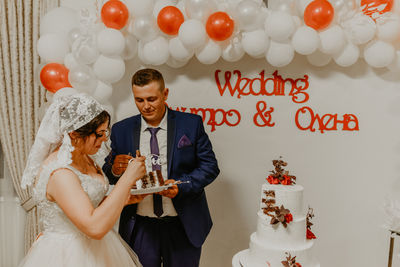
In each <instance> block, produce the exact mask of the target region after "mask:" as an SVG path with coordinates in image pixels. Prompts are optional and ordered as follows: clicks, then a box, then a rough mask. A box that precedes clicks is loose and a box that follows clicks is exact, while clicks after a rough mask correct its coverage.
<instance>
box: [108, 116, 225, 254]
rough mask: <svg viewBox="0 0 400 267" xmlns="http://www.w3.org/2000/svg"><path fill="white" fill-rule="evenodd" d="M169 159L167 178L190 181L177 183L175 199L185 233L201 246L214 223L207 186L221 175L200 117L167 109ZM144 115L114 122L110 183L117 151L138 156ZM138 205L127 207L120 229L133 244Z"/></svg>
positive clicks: (113, 177)
mask: <svg viewBox="0 0 400 267" xmlns="http://www.w3.org/2000/svg"><path fill="white" fill-rule="evenodd" d="M167 119H168V128H167V161H168V177H167V178H168V179H174V180H180V181H189V183H184V184H180V185H178V188H179V193H178V194H177V195H176V197H175V198H173V199H172V202H173V205H174V207H175V210H176V211H177V213H178V217H179V219H180V221H181V222H182V224H183V228H184V229H185V232H186V236H187V238H188V239H189V241H190V243H191V244H192V245H193V246H194V247H198V248H199V247H201V245H202V244H203V243H204V241H205V239H206V237H207V235H208V233H209V232H210V229H211V226H212V220H211V216H210V212H209V209H208V204H207V199H206V195H205V192H204V187H205V186H207V185H208V184H210V183H211V182H212V181H214V179H215V178H216V177H217V175H218V174H219V169H218V164H217V160H216V158H215V154H214V152H213V150H212V146H211V142H210V140H209V138H208V136H207V134H206V132H205V131H204V126H203V121H202V119H201V117H200V116H198V115H194V114H189V113H183V112H178V111H173V110H171V109H169V110H168V118H167ZM140 129H141V115H136V116H133V117H130V118H127V119H124V120H122V121H120V122H118V123H115V124H114V125H113V127H112V130H111V142H112V143H111V148H112V152H111V153H110V155H109V156H108V157H107V158H106V160H105V161H106V163H105V164H104V166H103V171H104V172H105V174H106V175H107V176H108V178H109V179H110V183H111V184H114V183H116V181H117V179H118V178H117V177H115V176H114V175H113V174H112V173H111V167H112V164H113V160H114V158H115V156H116V155H118V154H129V153H130V154H131V155H135V154H136V152H135V151H136V150H137V149H139V144H140V140H139V139H140ZM136 208H137V205H136V204H134V205H129V206H127V207H125V208H124V210H123V211H122V214H121V218H120V224H119V232H120V235H121V236H122V238H123V239H124V240H125V241H127V242H128V243H130V240H131V235H132V232H133V228H134V224H135V218H136Z"/></svg>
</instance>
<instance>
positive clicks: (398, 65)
mask: <svg viewBox="0 0 400 267" xmlns="http://www.w3.org/2000/svg"><path fill="white" fill-rule="evenodd" d="M387 68H388V69H390V70H391V71H396V72H398V71H400V51H396V55H395V58H394V60H393V62H392V63H390V64H389V65H388V66H387Z"/></svg>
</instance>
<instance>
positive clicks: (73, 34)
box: [67, 27, 81, 46]
mask: <svg viewBox="0 0 400 267" xmlns="http://www.w3.org/2000/svg"><path fill="white" fill-rule="evenodd" d="M80 37H81V31H80V30H79V28H78V27H77V28H72V29H71V30H70V31H69V32H68V37H67V38H68V44H69V45H70V46H72V44H73V43H74V42H75V41H76V40H77V39H79V38H80Z"/></svg>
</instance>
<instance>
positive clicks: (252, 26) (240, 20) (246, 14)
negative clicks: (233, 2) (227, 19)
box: [232, 0, 264, 31]
mask: <svg viewBox="0 0 400 267" xmlns="http://www.w3.org/2000/svg"><path fill="white" fill-rule="evenodd" d="M260 10H261V5H260V3H257V2H255V1H253V0H243V1H241V2H239V4H238V5H237V6H236V9H235V11H234V13H233V14H232V17H233V20H234V21H235V22H237V24H238V28H239V29H240V30H242V31H254V30H256V29H258V28H262V26H263V22H264V21H263V16H262V14H261V12H260Z"/></svg>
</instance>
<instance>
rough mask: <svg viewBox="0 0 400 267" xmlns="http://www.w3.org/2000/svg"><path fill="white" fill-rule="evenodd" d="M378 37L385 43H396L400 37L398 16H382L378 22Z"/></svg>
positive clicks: (399, 19)
mask: <svg viewBox="0 0 400 267" xmlns="http://www.w3.org/2000/svg"><path fill="white" fill-rule="evenodd" d="M376 25H377V31H376V34H377V37H378V39H379V40H382V41H385V42H389V43H391V42H394V41H396V40H397V39H398V38H399V36H400V18H399V16H398V15H394V14H392V15H388V16H382V17H380V18H378V19H377V20H376Z"/></svg>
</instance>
